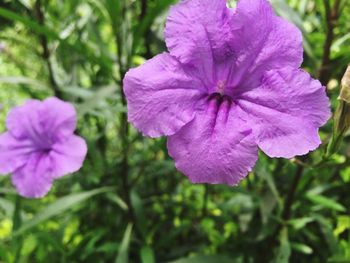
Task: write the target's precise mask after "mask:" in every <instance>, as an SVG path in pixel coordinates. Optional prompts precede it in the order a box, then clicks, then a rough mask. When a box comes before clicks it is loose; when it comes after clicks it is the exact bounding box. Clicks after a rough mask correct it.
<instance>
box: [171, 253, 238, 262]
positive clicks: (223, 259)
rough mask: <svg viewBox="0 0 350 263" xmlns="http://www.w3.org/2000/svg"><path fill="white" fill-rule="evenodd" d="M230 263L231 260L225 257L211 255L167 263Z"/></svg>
mask: <svg viewBox="0 0 350 263" xmlns="http://www.w3.org/2000/svg"><path fill="white" fill-rule="evenodd" d="M219 262H220V263H232V262H233V260H232V259H230V258H229V257H226V256H219V255H215V256H214V255H213V256H210V255H208V256H206V255H201V256H196V257H190V258H182V259H178V260H175V261H171V262H169V263H219Z"/></svg>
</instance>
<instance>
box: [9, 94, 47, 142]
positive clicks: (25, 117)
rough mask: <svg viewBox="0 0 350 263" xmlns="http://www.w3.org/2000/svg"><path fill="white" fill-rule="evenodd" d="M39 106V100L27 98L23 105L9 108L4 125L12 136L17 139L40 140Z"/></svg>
mask: <svg viewBox="0 0 350 263" xmlns="http://www.w3.org/2000/svg"><path fill="white" fill-rule="evenodd" d="M40 108H41V102H40V101H39V100H28V101H26V103H25V104H24V105H21V106H18V107H14V108H13V109H11V111H10V112H9V114H8V116H7V119H6V127H7V129H8V131H9V132H10V133H11V134H12V136H14V137H16V138H18V139H31V138H34V140H40V138H41V135H42V129H41V126H40Z"/></svg>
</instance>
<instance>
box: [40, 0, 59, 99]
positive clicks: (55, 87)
mask: <svg viewBox="0 0 350 263" xmlns="http://www.w3.org/2000/svg"><path fill="white" fill-rule="evenodd" d="M35 12H36V15H37V19H38V23H39V24H40V25H42V26H45V14H44V12H43V10H42V4H41V0H37V1H36V2H35ZM39 37H40V43H41V47H42V49H43V52H42V55H41V56H42V58H43V59H44V60H45V62H46V64H47V69H48V71H49V81H50V84H51V87H52V89H53V92H54V94H55V96H56V97H58V98H62V97H63V96H62V95H63V93H62V91H61V90H60V88H59V86H58V84H57V82H56V80H55V76H54V70H53V66H52V63H51V60H50V56H51V55H50V50H49V45H48V40H47V38H46V36H45V35H40V36H39Z"/></svg>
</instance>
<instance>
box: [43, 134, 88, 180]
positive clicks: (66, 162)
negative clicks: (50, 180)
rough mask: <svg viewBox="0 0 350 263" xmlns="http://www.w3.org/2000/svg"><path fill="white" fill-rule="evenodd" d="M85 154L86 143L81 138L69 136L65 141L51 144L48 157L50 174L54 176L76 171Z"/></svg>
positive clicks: (80, 165) (81, 163) (81, 164)
mask: <svg viewBox="0 0 350 263" xmlns="http://www.w3.org/2000/svg"><path fill="white" fill-rule="evenodd" d="M86 154H87V145H86V142H85V140H84V139H83V138H81V137H79V136H75V135H73V136H71V137H70V138H69V139H67V140H66V141H65V142H59V143H56V144H54V145H53V146H52V150H51V151H50V153H49V157H50V159H51V162H52V170H53V172H52V175H53V177H54V178H58V177H61V176H64V175H66V174H70V173H74V172H76V171H78V170H79V169H80V168H81V167H82V166H83V162H84V160H85V157H86Z"/></svg>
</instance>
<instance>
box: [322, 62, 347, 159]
mask: <svg viewBox="0 0 350 263" xmlns="http://www.w3.org/2000/svg"><path fill="white" fill-rule="evenodd" d="M338 100H339V104H338V107H337V110H336V112H335V114H334V130H333V137H332V139H331V141H330V143H329V145H328V150H327V155H328V156H329V155H332V154H333V153H335V152H336V151H337V150H338V148H339V145H340V142H341V140H342V139H343V136H344V134H345V132H346V131H347V130H348V129H349V128H350V65H349V66H348V68H347V70H346V72H345V74H344V77H343V79H342V81H341V90H340V95H339V97H338Z"/></svg>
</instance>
